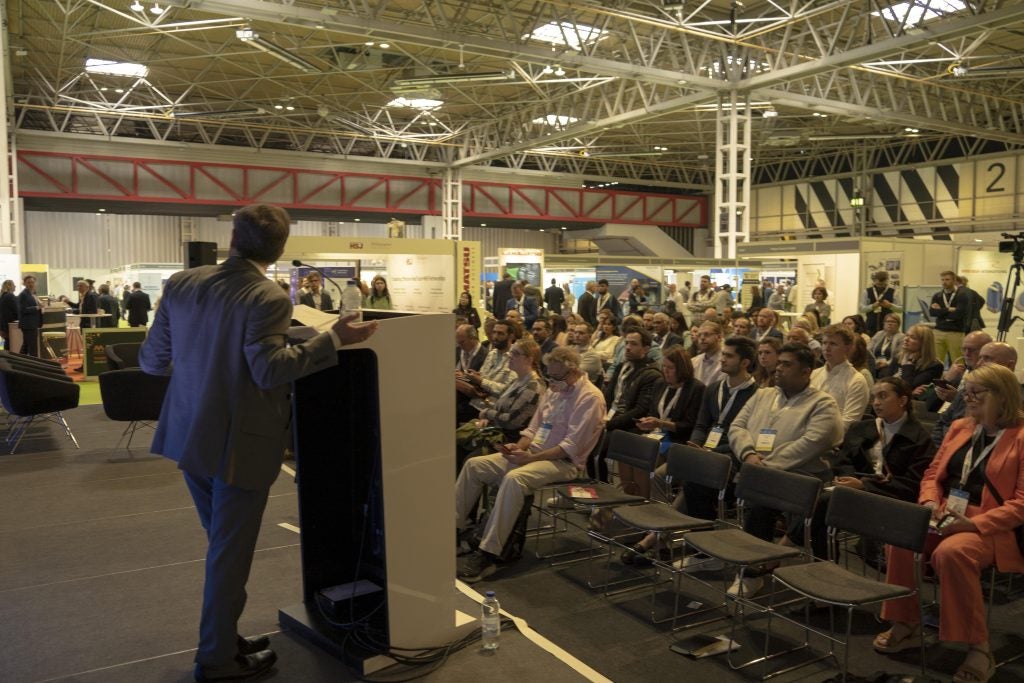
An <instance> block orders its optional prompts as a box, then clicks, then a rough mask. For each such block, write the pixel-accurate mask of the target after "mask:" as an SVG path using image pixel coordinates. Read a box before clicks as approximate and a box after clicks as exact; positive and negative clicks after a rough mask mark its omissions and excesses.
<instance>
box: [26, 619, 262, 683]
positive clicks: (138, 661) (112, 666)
mask: <svg viewBox="0 0 1024 683" xmlns="http://www.w3.org/2000/svg"><path fill="white" fill-rule="evenodd" d="M280 632H281V631H280V629H278V630H277V631H268V632H267V633H261V634H260V635H263V636H272V635H275V634H277V633H280ZM195 651H196V648H194V647H193V648H189V649H188V650H178V651H177V652H166V653H164V654H162V655H153V656H152V657H143V658H142V659H133V660H131V661H130V662H118V663H117V664H110V665H108V666H100V667H97V668H95V669H89V670H88V671H78V672H76V673H73V674H65V675H63V676H57V677H56V678H46V679H43V680H41V681H39V683H51V682H52V681H63V680H65V679H68V678H77V677H78V676H85V675H88V674H93V673H98V672H100V671H110V670H111V669H119V668H121V667H123V666H131V665H132V664H142V663H144V662H153V661H156V660H157V659H164V658H165V657H177V656H178V655H184V654H188V653H189V652H195Z"/></svg>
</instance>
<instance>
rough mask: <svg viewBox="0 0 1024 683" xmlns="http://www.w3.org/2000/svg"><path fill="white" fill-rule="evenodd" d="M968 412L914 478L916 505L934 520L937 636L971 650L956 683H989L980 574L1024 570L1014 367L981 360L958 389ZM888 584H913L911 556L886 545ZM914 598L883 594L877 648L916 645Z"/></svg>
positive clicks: (1022, 460) (1022, 414) (1023, 457)
mask: <svg viewBox="0 0 1024 683" xmlns="http://www.w3.org/2000/svg"><path fill="white" fill-rule="evenodd" d="M964 399H965V401H966V406H967V407H966V417H965V418H964V419H962V420H957V421H956V422H954V423H953V425H952V426H951V427H950V430H949V433H948V434H947V435H946V438H945V440H944V441H943V442H942V447H941V448H939V452H938V453H937V454H936V456H935V459H934V460H933V461H932V463H931V465H930V466H929V467H928V470H927V471H926V472H925V474H924V478H923V479H922V480H921V489H920V492H919V495H918V503H920V504H921V505H925V506H927V507H929V508H931V509H932V517H933V519H934V520H936V521H938V522H939V524H938V528H937V529H936V531H935V532H934V533H936V534H937V535H938V537H939V540H938V544H937V545H936V546H935V549H934V550H933V551H932V553H931V558H930V562H931V564H932V567H933V568H934V570H935V573H936V575H937V576H938V577H939V579H940V581H939V591H940V596H941V597H940V604H941V605H942V613H941V617H940V620H939V639H940V640H942V641H944V642H962V643H967V645H968V646H969V650H968V652H967V657H966V658H965V659H964V661H963V663H962V664H961V665H960V668H959V669H958V670H957V672H956V674H955V675H954V677H953V680H954V681H956V682H958V683H968V682H970V683H977V682H979V681H981V682H983V681H987V680H989V679H990V678H991V677H992V674H993V673H994V672H995V662H994V660H993V658H992V652H991V647H990V645H989V637H988V624H987V619H986V612H985V599H984V597H983V595H982V591H981V572H983V571H984V570H985V569H987V568H988V567H990V566H992V565H993V564H994V565H995V566H996V567H997V568H998V570H999V571H1003V572H1021V571H1024V556H1022V554H1021V550H1020V548H1019V547H1018V544H1017V539H1016V535H1015V533H1014V530H1015V529H1016V528H1017V527H1018V526H1020V525H1021V524H1022V523H1024V411H1022V400H1021V390H1020V385H1019V384H1018V383H1017V378H1016V376H1015V375H1014V374H1013V372H1012V371H1010V370H1008V369H1007V368H1004V367H1002V366H999V365H994V364H987V365H984V366H982V367H980V368H978V369H976V370H974V371H973V372H972V373H971V375H970V377H968V379H967V382H966V384H965V387H964ZM887 560H888V562H887V565H888V568H887V576H886V580H887V581H888V582H889V583H891V584H896V585H902V586H912V585H913V584H914V556H913V553H911V552H910V551H908V550H903V549H899V548H893V547H891V546H890V547H889V548H888V549H887ZM918 600H919V596H917V595H914V596H911V597H907V598H900V599H898V600H890V601H888V602H886V603H884V605H883V607H882V618H883V619H887V620H889V621H890V622H892V626H891V628H889V629H888V630H887V631H885V632H884V633H881V634H879V635H878V636H877V637H876V638H875V640H874V647H875V649H876V650H877V651H879V652H883V653H887V654H888V653H895V652H902V651H903V650H908V649H911V648H916V647H918V646H919V645H920V642H921V638H922V635H921V624H920V623H919V620H920V611H919V609H918V602H917V601H918Z"/></svg>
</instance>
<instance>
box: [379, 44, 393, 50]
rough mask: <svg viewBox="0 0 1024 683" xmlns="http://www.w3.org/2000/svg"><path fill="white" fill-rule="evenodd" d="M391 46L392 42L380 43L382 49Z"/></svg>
mask: <svg viewBox="0 0 1024 683" xmlns="http://www.w3.org/2000/svg"><path fill="white" fill-rule="evenodd" d="M389 47H391V43H381V44H380V49H382V50H387V49H388V48H389Z"/></svg>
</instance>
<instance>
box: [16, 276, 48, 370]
mask: <svg viewBox="0 0 1024 683" xmlns="http://www.w3.org/2000/svg"><path fill="white" fill-rule="evenodd" d="M22 284H24V285H25V289H23V290H21V293H20V294H18V327H19V328H20V329H21V333H22V335H23V339H24V341H23V342H22V343H21V353H24V354H26V355H29V356H38V355H39V328H40V327H42V325H43V308H42V305H41V303H40V301H39V299H37V298H36V278H35V276H33V275H26V276H25V278H24V279H23V280H22Z"/></svg>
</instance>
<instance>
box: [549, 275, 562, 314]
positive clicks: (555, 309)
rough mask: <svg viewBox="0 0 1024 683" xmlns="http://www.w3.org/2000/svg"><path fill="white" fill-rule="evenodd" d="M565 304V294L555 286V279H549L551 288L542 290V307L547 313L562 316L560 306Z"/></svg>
mask: <svg viewBox="0 0 1024 683" xmlns="http://www.w3.org/2000/svg"><path fill="white" fill-rule="evenodd" d="M564 302H565V292H563V291H562V288H561V287H559V286H558V285H556V284H555V278H551V286H550V287H548V288H547V289H545V290H544V305H545V306H547V307H548V311H549V312H551V313H553V314H555V315H562V304H563V303H564Z"/></svg>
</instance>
